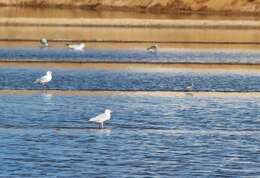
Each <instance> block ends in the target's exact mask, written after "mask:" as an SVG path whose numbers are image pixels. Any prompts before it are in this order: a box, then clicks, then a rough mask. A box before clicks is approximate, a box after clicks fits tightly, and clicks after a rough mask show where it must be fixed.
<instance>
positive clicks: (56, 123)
mask: <svg viewBox="0 0 260 178" xmlns="http://www.w3.org/2000/svg"><path fill="white" fill-rule="evenodd" d="M259 103H260V99H259V98H254V97H246V98H244V99H243V100H242V99H239V98H235V97H226V98H218V97H210V96H209V97H205V96H204V97H194V96H189V95H188V96H185V97H158V96H157V97H156V96H153V97H151V96H149V97H146V96H129V95H127V93H126V95H125V96H75V95H71V96H56V95H51V94H44V93H42V94H37V95H0V109H1V112H0V118H1V119H0V138H1V143H0V161H1V165H0V172H1V175H2V176H5V177H8V176H10V177H21V176H25V177H75V176H79V177H147V176H148V177H156V176H159V177H173V176H180V177H191V176H198V177H203V176H204V177H209V176H218V177H226V176H231V177H240V176H247V177H255V176H259V174H260V172H259V166H260V157H259V146H260V140H259V138H260V130H259V127H258V126H259V124H260V120H259V116H258V115H259ZM105 108H110V109H112V110H113V111H114V112H113V116H112V119H111V121H109V122H108V123H107V124H106V125H105V129H104V130H99V129H97V128H98V126H97V125H95V124H93V123H90V122H88V121H87V120H88V118H91V117H93V116H95V115H96V114H98V113H101V112H103V110H104V109H105Z"/></svg>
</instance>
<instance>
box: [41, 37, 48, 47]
mask: <svg viewBox="0 0 260 178" xmlns="http://www.w3.org/2000/svg"><path fill="white" fill-rule="evenodd" d="M40 42H41V44H42V45H45V46H48V40H47V39H46V38H42V39H41V41H40Z"/></svg>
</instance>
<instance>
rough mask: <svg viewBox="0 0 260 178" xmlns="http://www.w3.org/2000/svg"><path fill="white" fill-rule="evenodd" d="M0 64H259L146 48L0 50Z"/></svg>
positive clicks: (235, 56) (252, 58)
mask: <svg viewBox="0 0 260 178" xmlns="http://www.w3.org/2000/svg"><path fill="white" fill-rule="evenodd" d="M0 56H1V59H0V60H1V61H58V62H59V61H63V62H134V63H251V64H258V63H260V53H259V52H257V51H234V50H229V51H228V50H226V51H225V50H222V51H221V50H219V51H214V50H209V51H205V50H195V51H194V50H179V49H174V48H173V49H168V50H167V51H159V52H158V53H148V52H147V51H146V49H135V50H108V49H106V50H104V49H103V50H100V49H99V50H98V49H86V50H84V51H73V50H69V49H48V48H46V49H39V48H29V49H27V48H14V49H12V48H0Z"/></svg>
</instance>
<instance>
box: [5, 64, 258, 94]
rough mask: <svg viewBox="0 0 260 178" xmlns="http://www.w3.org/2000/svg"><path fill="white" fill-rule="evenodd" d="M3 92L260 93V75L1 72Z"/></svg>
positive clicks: (188, 71)
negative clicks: (50, 76) (39, 81)
mask: <svg viewBox="0 0 260 178" xmlns="http://www.w3.org/2000/svg"><path fill="white" fill-rule="evenodd" d="M47 70H51V71H52V72H53V79H52V81H51V82H50V83H48V84H47V85H45V86H42V85H40V84H36V83H34V81H35V80H36V79H37V78H39V77H41V76H43V75H45V73H46V71H47ZM0 83H1V85H0V89H28V90H31V89H56V90H123V91H127V90H142V91H185V90H187V87H188V86H190V85H191V83H193V89H192V90H193V91H211V92H214V91H227V92H228V91H230V92H231V91H233V92H234V91H236V92H250V91H251V92H252V91H260V73H252V74H250V73H249V74H243V73H242V74H241V73H236V72H235V73H232V72H230V73H223V72H220V73H218V72H210V71H208V72H194V71H190V70H178V69H172V70H168V71H160V70H159V71H156V70H155V71H153V70H151V71H149V70H148V71H145V70H144V71H142V70H140V69H139V70H134V69H133V70H131V69H129V70H121V69H117V70H109V69H105V70H104V69H103V70H102V69H81V70H79V69H61V68H47V69H41V68H40V69H39V68H34V69H32V68H0Z"/></svg>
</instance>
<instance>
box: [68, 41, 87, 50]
mask: <svg viewBox="0 0 260 178" xmlns="http://www.w3.org/2000/svg"><path fill="white" fill-rule="evenodd" d="M67 46H68V48H70V49H73V50H76V51H82V50H83V49H84V48H85V43H80V44H67Z"/></svg>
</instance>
